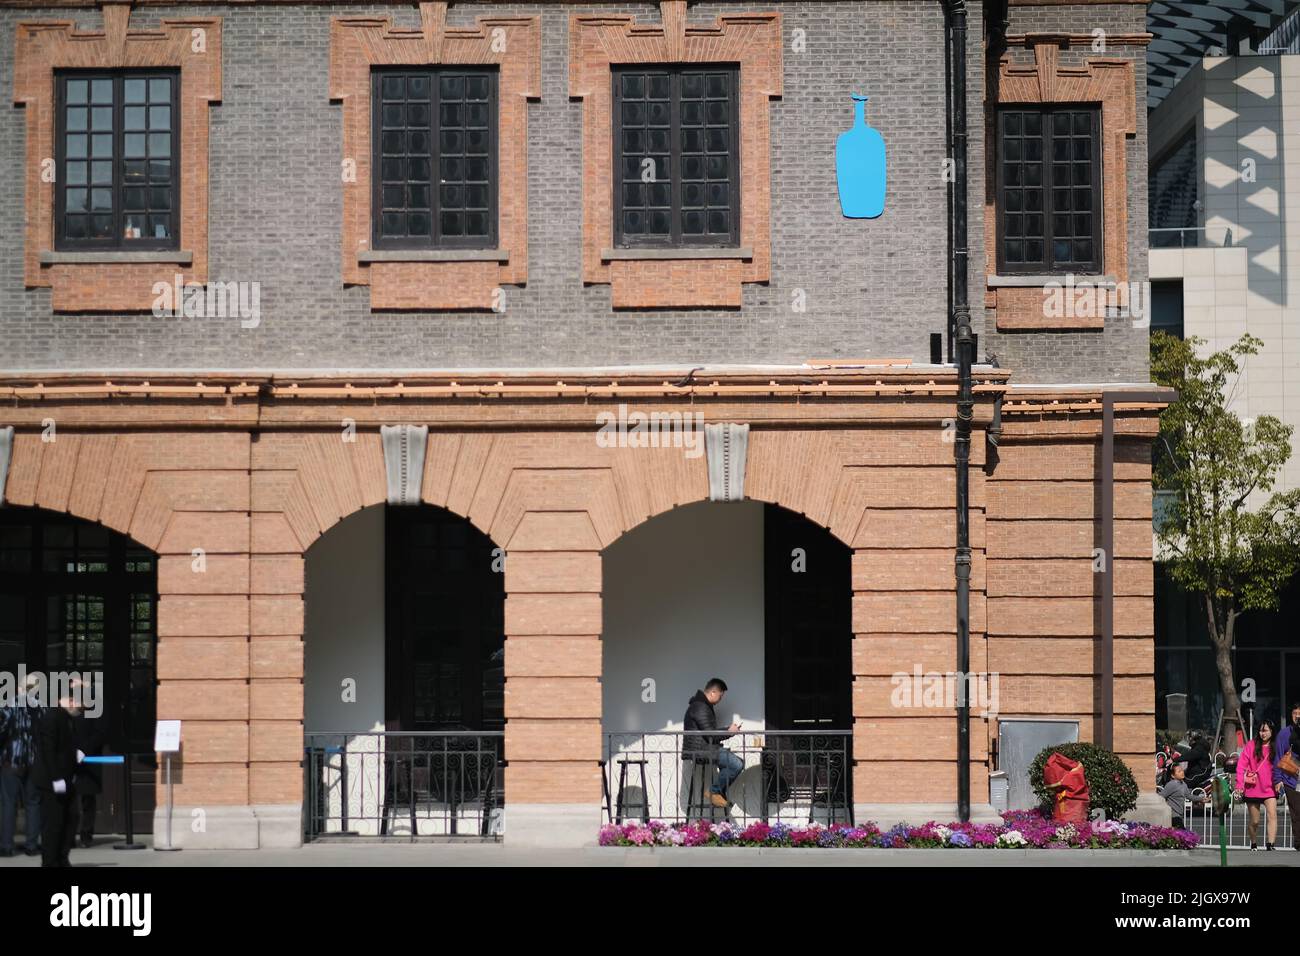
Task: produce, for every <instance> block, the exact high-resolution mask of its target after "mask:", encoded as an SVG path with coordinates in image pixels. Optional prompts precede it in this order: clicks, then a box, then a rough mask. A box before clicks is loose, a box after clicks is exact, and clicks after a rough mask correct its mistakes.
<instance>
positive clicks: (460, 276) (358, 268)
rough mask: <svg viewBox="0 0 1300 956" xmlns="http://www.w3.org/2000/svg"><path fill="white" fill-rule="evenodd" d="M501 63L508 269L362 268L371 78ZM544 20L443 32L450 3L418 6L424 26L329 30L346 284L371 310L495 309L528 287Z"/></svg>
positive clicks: (347, 24)
mask: <svg viewBox="0 0 1300 956" xmlns="http://www.w3.org/2000/svg"><path fill="white" fill-rule="evenodd" d="M436 64H467V65H468V64H496V65H497V66H498V68H499V69H500V80H499V84H498V90H497V98H498V109H497V164H498V185H497V195H498V199H497V217H498V221H497V237H498V239H497V245H498V249H500V250H503V252H507V253H508V257H506V258H504V259H503V260H502V261H483V260H475V259H474V258H473V257H471V256H468V255H467V256H466V259H465V260H463V261H439V262H384V261H379V262H362V261H358V258H357V257H358V254H360V253H365V252H368V251H370V237H371V231H372V230H371V201H372V200H371V176H372V174H373V170H372V169H371V165H372V163H371V159H372V144H371V122H370V118H371V117H370V102H371V70H372V69H373V68H374V67H376V66H393V65H410V66H415V65H436ZM541 89H542V79H541V21H540V18H539V17H536V16H482V17H478V18H477V19H476V26H473V27H449V26H447V4H446V3H421V4H420V27H419V29H409V28H405V27H394V26H393V25H392V21H391V20H390V19H389V18H388V17H373V16H371V17H360V16H354V17H347V16H344V17H335V18H334V20H333V22H332V23H331V26H330V79H329V96H330V99H331V100H335V101H338V102H341V103H342V104H343V144H342V146H343V153H342V158H343V163H344V165H345V168H346V169H348V170H349V171H354V174H352V175H345V176H344V177H343V184H342V188H343V235H342V248H341V252H342V275H343V282H344V284H350V285H368V286H370V306H371V308H372V309H491V308H493V307H494V305H498V303H499V302H500V296H501V293H500V292H499V291H498V290H499V288H500V286H502V285H523V284H525V283H526V282H527V281H528V111H527V101H528V100H534V99H538V98H539V97H540V96H541Z"/></svg>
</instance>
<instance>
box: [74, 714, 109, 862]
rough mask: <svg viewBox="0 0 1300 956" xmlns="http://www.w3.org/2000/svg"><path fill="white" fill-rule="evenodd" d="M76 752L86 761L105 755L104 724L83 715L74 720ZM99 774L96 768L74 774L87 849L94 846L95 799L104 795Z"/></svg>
mask: <svg viewBox="0 0 1300 956" xmlns="http://www.w3.org/2000/svg"><path fill="white" fill-rule="evenodd" d="M73 719H74V720H75V721H76V727H77V733H76V740H77V749H78V750H80V751H81V752H82V753H83V754H85V755H86V756H87V757H98V756H101V755H102V754H103V753H104V736H105V735H104V721H103V720H102V719H100V718H98V717H89V716H87V715H86V714H85V713H84V712H83V713H80V714H77V715H76V717H75V718H73ZM101 773H102V771H101V770H100V768H99V766H98V765H95V764H84V765H82V766H81V767H80V768H79V770H78V772H77V799H78V800H79V801H80V804H81V806H80V808H79V809H80V813H81V845H82V846H83V847H90V846H93V845H94V842H95V810H96V803H97V801H98V797H99V795H100V794H101V793H103V792H104V781H103V778H102V777H101V776H100V774H101Z"/></svg>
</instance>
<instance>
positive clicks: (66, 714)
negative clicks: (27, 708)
mask: <svg viewBox="0 0 1300 956" xmlns="http://www.w3.org/2000/svg"><path fill="white" fill-rule="evenodd" d="M59 705H60V706H58V707H45V708H43V709H42V711H41V715H40V718H39V719H38V721H37V725H36V762H35V763H34V764H32V776H33V778H34V780H35V783H36V788H37V789H38V790H39V791H40V793H41V866H71V865H72V860H71V858H70V856H71V853H72V845H73V842H74V841H75V839H76V836H77V815H78V814H77V810H78V805H77V764H78V763H80V762H81V757H82V754H81V751H79V750H78V749H77V727H76V721H75V719H74V717H73V710H74V708H75V706H76V705H75V704H74V703H73V701H72V698H71V697H67V698H64V699H63V700H60V701H59Z"/></svg>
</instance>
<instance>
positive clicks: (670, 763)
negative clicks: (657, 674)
mask: <svg viewBox="0 0 1300 956" xmlns="http://www.w3.org/2000/svg"><path fill="white" fill-rule="evenodd" d="M686 736H696V735H694V734H691V735H688V734H686V733H684V732H683V731H651V732H637V731H624V732H620V733H610V734H606V735H605V759H604V760H603V761H602V773H603V784H604V792H603V798H604V816H605V821H606V822H607V823H616V824H618V823H630V822H634V821H637V820H642V821H648V820H662V821H664V822H665V823H676V824H681V823H688V822H691V821H694V820H698V819H707V820H713V821H716V822H722V821H723V820H729V821H731V822H733V823H738V824H742V825H744V824H748V823H753V822H755V821H759V820H761V821H764V822H785V823H791V824H795V823H798V824H807V823H823V824H827V825H829V824H832V823H848V824H852V823H853V760H852V754H853V735H852V733H851V732H849V731H847V730H818V731H816V732H809V731H804V730H756V731H741V732H740V733H738V734H736V735H735V736H733V737H731V738H729V739H728V740H726V741H725V742H724V743H723V747H724V748H725V749H727V750H728V751H729V752H730V753H732V754H734V755H735V756H736V757H737V758H739V760H740V762H741V764H742V770H741V773H740V775H739V776H738V777H737V778H736V779H735V781H734V782H733V783H732V784H731V786H730V788H729V790H728V792H727V797H728V800H729V802H730V805H729V806H728V807H727V808H726V809H725V810H724V809H722V808H720V807H715V806H713V805H712V804H711V803H710V800H709V793H710V791H711V789H712V785H713V782H714V780H715V779H716V774H717V773H718V764H717V761H716V759H713V758H710V757H709V756H708V755H706V754H695V753H692V752H687V753H685V754H683V747H682V744H683V738H684V737H686Z"/></svg>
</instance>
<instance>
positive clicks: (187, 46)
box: [14, 3, 221, 312]
mask: <svg viewBox="0 0 1300 956" xmlns="http://www.w3.org/2000/svg"><path fill="white" fill-rule="evenodd" d="M103 16H104V29H103V30H100V31H86V32H81V31H78V30H76V29H75V24H73V23H72V22H70V21H64V20H58V21H38V22H31V21H27V22H22V23H19V24H18V30H17V36H16V39H15V48H14V102H15V104H21V105H22V106H23V107H24V111H25V113H26V133H27V148H26V164H27V168H26V177H25V181H26V199H25V203H26V219H27V222H26V228H25V233H24V244H23V278H24V284H25V285H26V286H27V287H28V288H49V289H50V290H51V294H50V298H51V305H52V307H53V309H54V311H56V312H91V311H94V312H139V311H148V310H150V309H151V308H152V306H153V303H154V301H155V299H156V295H155V293H154V291H153V287H154V284H155V283H156V282H160V281H161V282H165V283H166V284H167V285H168V286H171V285H172V284H173V283H174V281H175V277H176V276H177V275H180V276H181V281H182V282H187V283H188V282H198V283H205V282H207V279H208V107H209V104H211V103H217V102H220V100H221V19H220V18H219V17H182V18H170V19H165V20H163V21H162V22H161V24H160V27H159V29H151V30H132V29H131V27H130V16H131V7H130V4H129V3H112V4H107V3H106V4H104V7H103ZM127 67H139V68H150V67H167V68H177V69H179V70H180V77H181V79H180V96H181V100H180V124H181V146H180V150H181V156H182V157H184V168H183V169H182V170H181V179H180V190H181V195H180V203H181V206H180V209H181V221H180V229H179V242H180V249H181V250H182V251H183V252H184V253H185V256H187V257H188V258H189V264H188V265H184V264H178V263H177V259H178V258H184V257H178V256H177V254H176V253H161V254H159V260H158V261H156V262H154V261H150V262H139V261H131V262H125V261H124V262H112V261H107V262H93V263H90V262H68V261H58V260H59V258H60V257H59V256H57V255H55V254H53V253H54V208H55V192H54V190H55V183H54V181H53V179H54V177H53V176H51V175H50V172H51V171H53V166H54V155H55V142H54V135H55V115H54V113H55V102H54V100H55V94H54V86H55V79H54V78H55V72H56V71H57V70H61V69H86V68H90V69H104V70H115V69H122V68H127ZM132 255H133V256H135V258H137V259H138V258H139V256H138V254H132ZM106 258H108V259H110V260H111V258H112V257H111V256H109V257H106ZM123 258H124V259H125V258H128V257H126V256H124V257H123ZM43 259H44V260H45V261H44V262H42V260H43Z"/></svg>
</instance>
